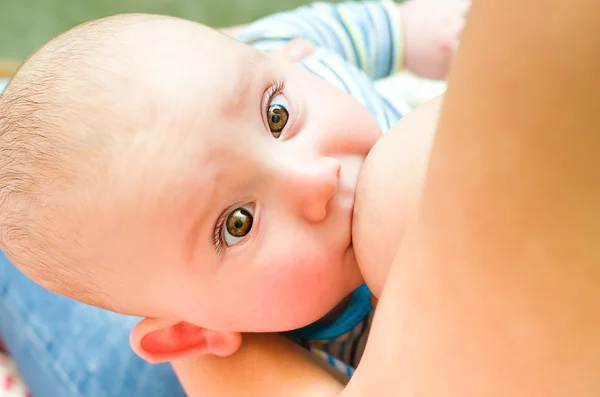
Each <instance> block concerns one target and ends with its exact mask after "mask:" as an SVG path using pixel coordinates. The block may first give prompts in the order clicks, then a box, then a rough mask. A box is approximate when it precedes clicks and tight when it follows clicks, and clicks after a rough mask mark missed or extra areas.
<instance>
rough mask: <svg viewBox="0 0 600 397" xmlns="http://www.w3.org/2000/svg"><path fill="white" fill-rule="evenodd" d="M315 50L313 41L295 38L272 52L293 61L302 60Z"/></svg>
mask: <svg viewBox="0 0 600 397" xmlns="http://www.w3.org/2000/svg"><path fill="white" fill-rule="evenodd" d="M313 52H315V45H314V44H313V43H312V42H311V41H308V40H305V39H293V40H291V41H288V42H287V43H285V44H284V45H282V46H281V47H279V48H277V49H276V50H274V51H272V52H271V54H272V55H275V56H277V57H280V58H283V59H286V60H288V61H291V62H300V61H302V60H303V59H304V58H306V57H308V56H309V55H312V53H313Z"/></svg>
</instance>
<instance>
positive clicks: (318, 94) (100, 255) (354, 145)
mask: <svg viewBox="0 0 600 397" xmlns="http://www.w3.org/2000/svg"><path fill="white" fill-rule="evenodd" d="M379 134H380V133H379V129H378V126H377V124H376V122H375V120H374V119H373V118H372V117H371V116H370V114H369V113H368V112H367V110H366V109H365V108H364V107H363V106H362V105H360V104H359V103H358V102H356V101H355V100H354V99H352V98H351V97H350V96H349V95H347V94H346V93H344V92H342V91H341V90H339V89H337V88H335V87H334V86H332V85H330V84H328V83H327V82H325V81H322V80H321V79H319V78H318V77H315V76H313V75H311V74H309V73H308V72H307V71H305V70H304V69H302V68H301V67H299V66H297V65H294V64H292V63H289V62H285V61H283V60H278V59H275V58H274V57H272V56H269V55H265V54H263V53H261V52H259V51H257V50H255V49H253V48H251V47H249V46H247V45H245V44H241V43H239V42H236V41H235V40H233V39H231V38H229V37H227V36H225V35H222V34H221V33H218V32H216V31H214V30H212V29H209V28H207V27H204V26H202V25H199V24H196V23H192V22H188V21H183V20H179V19H175V18H168V17H158V16H147V15H129V16H117V17H112V18H107V19H103V20H100V21H95V22H92V23H88V24H85V25H82V26H80V27H77V28H75V29H74V30H71V31H69V32H67V33H65V34H63V35H61V36H59V37H58V38H56V39H54V40H53V41H52V42H50V43H49V44H47V45H46V46H44V47H43V48H42V49H41V50H40V51H38V52H37V53H36V54H34V55H33V56H32V57H31V58H30V59H29V60H28V61H27V62H26V63H25V64H24V65H23V67H22V68H21V69H20V71H19V72H18V74H17V75H16V76H15V78H14V79H13V80H12V82H11V83H10V85H9V86H8V88H7V89H6V91H5V92H4V94H3V96H2V100H1V101H0V150H1V151H0V222H1V223H0V225H1V226H0V246H1V247H2V248H3V249H4V250H5V252H6V254H7V255H8V256H9V258H10V259H11V260H12V261H13V263H14V264H15V265H16V266H18V267H19V268H20V269H21V270H22V271H23V272H24V273H26V274H27V275H28V276H29V277H31V278H32V279H33V280H35V281H36V282H38V283H40V284H41V285H43V286H45V287H47V288H49V289H51V290H53V291H56V292H58V293H60V294H63V295H66V296H69V297H72V298H74V299H77V300H80V301H82V302H85V303H89V304H93V305H96V306H100V307H104V308H108V309H111V310H115V311H117V312H121V313H126V314H132V315H137V316H144V317H148V318H149V319H147V320H146V321H143V322H142V323H141V324H140V326H138V328H137V331H134V342H135V343H134V344H136V343H137V345H138V352H140V351H141V353H142V355H144V356H145V357H146V358H149V359H151V360H162V359H170V358H173V357H174V356H173V354H172V353H173V352H179V353H181V354H183V353H186V354H187V353H189V352H192V351H193V352H196V353H197V352H203V351H206V352H212V353H216V354H229V353H230V352H231V351H233V350H235V348H236V344H239V336H236V335H238V334H236V333H235V332H237V331H241V332H271V331H283V330H290V329H294V328H298V327H301V326H304V325H306V324H309V323H311V322H313V321H315V320H317V319H319V318H320V317H321V316H323V315H324V314H326V313H327V312H328V311H329V310H331V309H332V308H333V307H334V306H335V305H336V304H337V303H338V302H339V301H340V300H342V299H343V298H344V297H345V296H346V295H347V294H349V293H350V292H351V291H352V290H353V289H354V288H355V287H357V286H358V285H359V283H360V282H361V278H360V274H359V272H358V268H357V266H356V260H355V257H354V252H353V250H352V245H351V235H350V233H351V219H352V211H353V201H354V191H355V188H356V180H357V177H358V172H359V169H360V167H361V164H362V161H363V159H364V156H365V155H366V154H367V152H368V151H369V149H370V148H371V147H372V145H373V144H374V142H375V141H376V140H377V139H378V137H379ZM208 330H212V331H208ZM136 332H137V334H136ZM136 335H137V336H136ZM174 338H175V339H174ZM200 340H203V341H204V342H202V343H200V342H199V341H200ZM192 345H193V346H194V349H196V350H194V349H191V348H190V346H192ZM140 346H142V347H141V348H140ZM153 349H154V350H153ZM203 349H204V350H203Z"/></svg>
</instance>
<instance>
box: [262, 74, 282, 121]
mask: <svg viewBox="0 0 600 397" xmlns="http://www.w3.org/2000/svg"><path fill="white" fill-rule="evenodd" d="M283 90H285V81H283V80H277V81H276V82H274V83H273V84H271V86H270V87H269V89H268V90H267V92H266V94H267V95H266V100H265V102H264V104H263V107H262V118H263V120H264V117H265V115H266V114H267V113H268V112H269V106H270V105H271V102H273V99H275V97H276V96H277V95H279V94H281V93H282V92H283Z"/></svg>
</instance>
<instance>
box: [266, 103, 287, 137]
mask: <svg viewBox="0 0 600 397" xmlns="http://www.w3.org/2000/svg"><path fill="white" fill-rule="evenodd" d="M289 116H290V114H289V113H288V111H287V109H286V108H285V107H284V106H281V105H277V104H273V105H271V106H269V112H268V114H267V120H268V122H269V129H270V130H271V133H272V134H273V136H274V137H275V138H279V136H280V135H281V131H282V130H283V129H284V128H285V125H286V124H287V121H288V117H289Z"/></svg>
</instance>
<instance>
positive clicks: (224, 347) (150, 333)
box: [130, 318, 242, 364]
mask: <svg viewBox="0 0 600 397" xmlns="http://www.w3.org/2000/svg"><path fill="white" fill-rule="evenodd" d="M130 341H131V347H132V348H133V350H134V351H135V352H136V353H137V354H138V355H139V356H140V357H141V358H143V359H144V360H146V361H149V362H151V363H153V364H156V363H160V362H166V361H174V360H181V359H185V358H190V357H194V356H203V355H206V354H213V355H216V356H221V357H226V356H229V355H232V354H233V353H235V352H236V351H237V350H238V349H239V347H240V345H241V343H242V335H241V334H240V333H239V332H220V331H211V330H209V329H206V328H202V327H198V326H196V325H193V324H190V323H186V322H182V321H174V320H169V319H166V318H145V319H143V320H142V321H140V322H139V323H138V324H137V325H136V326H135V327H134V328H133V330H132V331H131V337H130Z"/></svg>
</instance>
